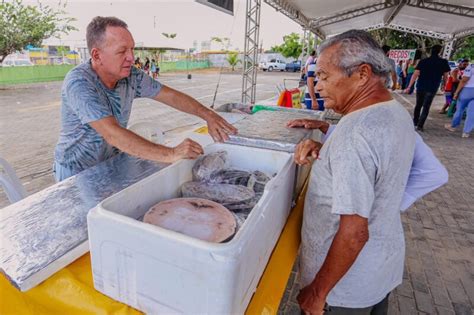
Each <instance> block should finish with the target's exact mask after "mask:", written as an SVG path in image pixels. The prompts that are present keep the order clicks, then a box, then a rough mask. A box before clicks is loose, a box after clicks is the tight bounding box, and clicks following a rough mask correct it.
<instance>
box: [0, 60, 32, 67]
mask: <svg viewBox="0 0 474 315" xmlns="http://www.w3.org/2000/svg"><path fill="white" fill-rule="evenodd" d="M34 65H35V64H34V63H32V62H31V61H30V60H27V59H9V60H4V61H3V63H2V64H1V66H2V67H23V66H34Z"/></svg>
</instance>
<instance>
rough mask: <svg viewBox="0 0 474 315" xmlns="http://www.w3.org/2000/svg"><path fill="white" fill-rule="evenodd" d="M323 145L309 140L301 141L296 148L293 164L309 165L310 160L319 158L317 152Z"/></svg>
mask: <svg viewBox="0 0 474 315" xmlns="http://www.w3.org/2000/svg"><path fill="white" fill-rule="evenodd" d="M322 146H323V145H322V144H321V143H319V142H316V141H313V140H311V139H307V140H303V141H301V142H300V143H298V145H297V146H296V150H295V163H296V164H298V165H307V164H310V163H311V159H310V158H313V159H317V158H318V157H319V150H321V147H322Z"/></svg>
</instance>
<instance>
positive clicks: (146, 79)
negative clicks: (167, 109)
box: [132, 67, 162, 98]
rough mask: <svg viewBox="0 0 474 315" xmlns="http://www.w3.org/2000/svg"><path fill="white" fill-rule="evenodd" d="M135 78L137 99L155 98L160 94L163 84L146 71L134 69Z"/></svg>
mask: <svg viewBox="0 0 474 315" xmlns="http://www.w3.org/2000/svg"><path fill="white" fill-rule="evenodd" d="M132 71H133V72H132V73H133V75H134V76H135V98H140V97H146V98H155V96H157V95H158V93H160V91H161V88H162V84H161V83H160V82H158V81H157V80H155V79H153V78H152V77H150V76H149V75H148V74H146V72H145V71H143V70H140V69H136V68H135V67H132Z"/></svg>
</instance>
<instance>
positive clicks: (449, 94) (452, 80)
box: [439, 59, 469, 114]
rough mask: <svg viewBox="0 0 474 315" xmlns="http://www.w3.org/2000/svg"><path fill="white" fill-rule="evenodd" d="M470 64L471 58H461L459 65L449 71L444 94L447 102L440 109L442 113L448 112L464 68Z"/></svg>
mask: <svg viewBox="0 0 474 315" xmlns="http://www.w3.org/2000/svg"><path fill="white" fill-rule="evenodd" d="M468 65H469V59H459V60H458V66H457V67H456V68H454V69H453V70H451V72H450V73H449V77H448V81H447V82H446V85H445V86H444V95H445V99H446V102H445V103H444V106H443V108H441V110H440V111H439V113H440V114H446V113H447V112H448V111H447V109H448V107H449V106H450V105H451V101H452V100H453V95H454V92H456V89H457V88H458V85H459V81H460V80H461V78H462V75H463V72H464V69H466V67H467V66H468Z"/></svg>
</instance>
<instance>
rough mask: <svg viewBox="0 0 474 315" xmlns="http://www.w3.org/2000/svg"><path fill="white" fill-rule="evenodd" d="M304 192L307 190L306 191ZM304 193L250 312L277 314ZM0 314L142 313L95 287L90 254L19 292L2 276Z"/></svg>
mask: <svg viewBox="0 0 474 315" xmlns="http://www.w3.org/2000/svg"><path fill="white" fill-rule="evenodd" d="M303 191H305V190H303ZM304 195H305V194H304V193H303V194H302V195H301V196H300V197H299V199H298V203H297V205H296V207H295V208H294V209H293V210H292V212H291V214H290V217H289V218H288V221H287V223H286V225H285V228H284V230H283V232H282V234H281V236H280V239H279V240H278V243H277V245H276V247H275V249H274V251H273V253H272V256H271V257H270V260H269V262H268V264H267V267H266V269H265V272H264V274H263V276H262V278H261V279H260V282H259V284H258V287H257V290H256V292H255V294H254V296H253V297H252V300H251V301H250V304H249V306H248V308H247V314H276V313H277V311H278V306H279V304H280V300H281V298H282V296H283V293H284V291H285V287H286V283H287V281H288V277H289V275H290V273H291V269H292V267H293V264H294V261H295V259H296V256H297V254H298V248H299V244H300V229H301V220H302V213H303V201H304ZM0 314H1V315H7V314H8V315H10V314H15V315H18V314H21V315H30V314H31V315H52V314H61V315H64V314H67V315H75V314H78V315H79V314H80V315H85V314H117V315H119V314H142V313H141V312H139V311H137V310H135V309H133V308H131V307H129V306H126V305H125V304H122V303H119V302H117V301H115V300H113V299H111V298H109V297H107V296H105V295H103V294H101V293H99V292H98V291H96V290H95V289H94V285H93V282H92V270H91V262H90V255H89V254H86V255H84V256H82V257H81V258H79V259H78V260H76V261H75V262H73V263H72V264H70V265H69V266H67V267H66V268H64V269H62V270H60V271H58V272H57V273H56V274H54V275H53V276H52V277H50V278H49V279H47V280H46V281H44V282H43V283H41V284H40V285H38V286H36V287H35V288H33V289H31V290H29V291H27V292H20V291H18V290H17V289H16V288H14V287H13V286H12V285H11V284H10V282H8V280H7V279H6V278H5V277H4V276H3V275H0Z"/></svg>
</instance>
